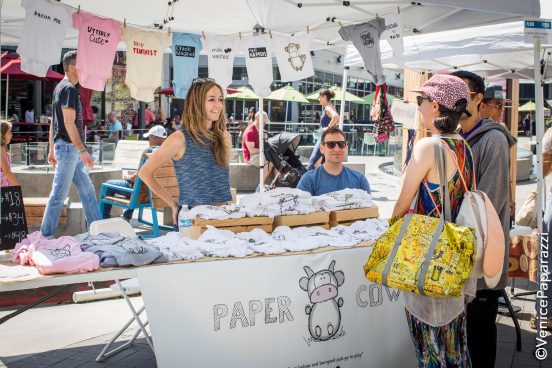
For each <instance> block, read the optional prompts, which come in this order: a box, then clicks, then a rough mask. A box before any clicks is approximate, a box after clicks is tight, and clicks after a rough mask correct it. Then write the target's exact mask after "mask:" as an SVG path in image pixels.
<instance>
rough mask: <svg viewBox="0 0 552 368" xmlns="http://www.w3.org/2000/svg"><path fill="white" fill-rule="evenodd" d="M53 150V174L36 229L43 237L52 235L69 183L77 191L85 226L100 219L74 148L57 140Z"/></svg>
mask: <svg viewBox="0 0 552 368" xmlns="http://www.w3.org/2000/svg"><path fill="white" fill-rule="evenodd" d="M54 147H55V151H54V153H55V158H56V160H57V165H56V171H55V174H54V182H53V183H52V191H51V192H50V197H49V198H48V204H47V205H46V211H45V212H44V218H43V219H42V225H41V226H40V232H41V233H42V235H44V236H45V237H52V236H53V235H54V232H55V230H56V227H57V225H58V221H59V216H60V215H61V210H62V208H63V201H65V199H66V198H67V195H68V194H69V190H70V189H71V182H73V183H74V184H75V187H76V188H77V194H78V195H79V199H80V201H81V203H82V209H83V210H84V216H85V218H86V222H87V224H88V225H90V223H92V222H94V221H96V220H101V218H102V216H101V215H100V207H99V206H98V200H97V199H96V192H95V191H94V185H93V184H92V181H91V180H90V177H89V176H88V174H87V173H84V172H83V171H82V169H83V167H84V163H83V162H82V160H81V158H80V155H79V152H78V151H77V149H76V148H75V146H74V145H73V144H72V143H67V142H65V141H64V140H62V139H58V140H57V141H56V142H55V143H54Z"/></svg>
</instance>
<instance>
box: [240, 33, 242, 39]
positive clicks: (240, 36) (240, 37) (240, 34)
mask: <svg viewBox="0 0 552 368" xmlns="http://www.w3.org/2000/svg"><path fill="white" fill-rule="evenodd" d="M239 34H240V40H241V39H242V36H241V32H239Z"/></svg>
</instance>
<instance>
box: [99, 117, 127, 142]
mask: <svg viewBox="0 0 552 368" xmlns="http://www.w3.org/2000/svg"><path fill="white" fill-rule="evenodd" d="M107 121H109V136H108V137H107V138H106V139H104V140H103V141H104V142H110V143H117V142H118V141H119V139H121V134H122V133H123V125H122V124H121V122H120V121H119V120H117V113H115V111H111V112H110V113H109V114H107Z"/></svg>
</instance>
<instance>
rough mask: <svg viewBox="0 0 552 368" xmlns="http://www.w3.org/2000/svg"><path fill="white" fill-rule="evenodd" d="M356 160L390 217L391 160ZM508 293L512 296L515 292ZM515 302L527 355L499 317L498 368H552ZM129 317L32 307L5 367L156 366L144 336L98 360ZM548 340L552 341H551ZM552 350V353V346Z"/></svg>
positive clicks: (0, 348) (525, 310)
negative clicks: (537, 353)
mask: <svg viewBox="0 0 552 368" xmlns="http://www.w3.org/2000/svg"><path fill="white" fill-rule="evenodd" d="M525 141H527V142H525ZM528 144H529V141H528V139H523V138H522V139H521V140H520V146H524V145H528ZM350 160H351V161H360V162H365V163H366V164H367V165H366V166H367V169H366V176H367V177H368V180H369V182H370V186H371V188H372V194H373V199H374V202H376V204H377V205H378V206H379V208H380V216H381V217H384V218H388V217H389V216H390V215H391V212H392V210H393V205H394V202H395V201H396V199H397V196H398V193H399V190H400V188H399V184H398V178H397V177H394V176H391V175H387V174H384V173H383V172H381V171H380V170H379V169H378V166H379V165H380V164H382V163H385V162H389V161H390V158H389V157H387V158H386V157H351V158H350ZM535 186H536V184H535V182H534V181H527V182H522V183H519V184H518V186H517V190H516V193H517V198H518V199H517V201H516V202H517V206H518V208H519V206H520V205H521V204H522V203H523V201H524V200H525V198H526V197H527V195H528V194H529V193H530V192H531V191H532V190H534V188H535ZM133 223H134V222H133ZM535 287H536V285H535V284H532V283H530V282H528V281H527V280H516V282H515V292H516V293H518V292H522V291H527V290H533V289H534V288H535ZM507 291H508V293H509V294H511V290H510V288H508V290H507ZM131 300H132V302H133V303H134V304H135V307H136V308H138V307H140V306H141V305H142V298H141V297H139V296H137V297H133V298H131ZM511 300H512V303H513V304H514V305H516V306H518V307H519V308H521V311H520V312H519V313H518V314H517V317H518V319H519V322H520V324H521V329H522V351H521V352H517V351H516V349H515V341H516V334H515V329H514V325H513V322H512V318H511V317H510V316H506V315H501V316H499V318H498V349H497V363H496V367H497V368H506V367H516V368H517V367H519V368H525V367H535V368H536V367H543V368H544V367H547V368H548V367H550V368H552V358H548V359H546V360H545V361H542V362H540V361H538V360H537V359H536V358H534V356H533V351H534V350H535V345H536V331H534V330H531V329H530V328H529V318H530V314H531V313H534V303H535V302H534V301H535V296H534V295H529V296H526V297H519V298H511ZM10 312H12V310H0V318H1V317H3V316H5V315H7V314H9V313H10ZM129 318H130V312H129V310H128V307H127V305H126V303H125V302H124V300H122V299H116V300H107V301H97V302H90V303H84V304H63V305H51V306H44V307H37V308H34V309H31V310H29V311H26V312H25V313H23V314H22V315H19V316H17V317H15V318H14V319H12V320H9V321H7V322H6V323H4V324H2V325H0V368H2V367H9V368H16V367H18V368H19V367H25V368H32V367H60V368H61V367H65V368H71V367H156V362H155V356H154V353H153V351H152V350H151V348H150V347H149V345H148V344H147V343H146V341H145V339H144V338H143V337H142V338H139V339H138V340H137V341H136V343H135V344H134V346H133V347H131V348H129V349H127V350H125V351H123V352H121V353H119V354H117V355H115V356H113V357H111V358H109V359H107V361H105V362H102V363H97V362H96V361H95V358H96V356H97V355H98V353H99V352H100V351H101V350H102V348H103V344H105V343H106V342H107V341H108V340H109V339H110V337H111V336H112V334H113V333H114V332H115V331H116V330H118V329H119V327H120V326H122V325H123V324H124V323H125V322H126V321H127V320H128V319H129ZM98 322H100V323H98ZM134 326H135V325H133V327H134ZM132 332H133V331H130V332H127V333H126V334H124V335H123V336H122V338H121V340H122V341H123V342H124V341H127V340H128V339H130V336H131V335H132ZM548 340H549V341H552V339H550V337H548ZM548 350H549V351H550V352H551V353H552V348H549V349H548ZM382 368H385V367H382Z"/></svg>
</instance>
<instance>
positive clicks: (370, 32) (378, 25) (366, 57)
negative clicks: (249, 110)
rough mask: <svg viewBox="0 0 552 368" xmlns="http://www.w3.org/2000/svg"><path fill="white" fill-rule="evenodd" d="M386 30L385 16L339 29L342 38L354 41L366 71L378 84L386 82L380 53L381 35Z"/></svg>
mask: <svg viewBox="0 0 552 368" xmlns="http://www.w3.org/2000/svg"><path fill="white" fill-rule="evenodd" d="M384 30H385V20H384V19H383V18H378V19H373V20H371V21H369V22H366V23H362V24H354V25H351V26H346V27H342V28H341V29H340V30H339V34H340V35H341V38H343V39H344V40H345V41H351V42H352V43H353V45H354V46H355V48H356V49H357V51H358V53H359V54H360V56H361V57H362V60H363V61H364V67H365V68H366V71H367V72H368V73H369V74H370V75H371V76H372V79H373V80H374V83H376V84H383V83H385V77H384V76H383V67H382V66H381V53H380V36H381V33H382V32H383V31H384Z"/></svg>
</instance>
